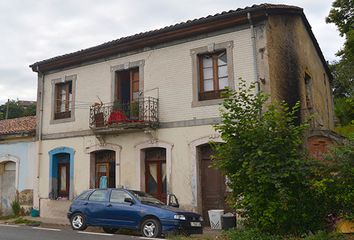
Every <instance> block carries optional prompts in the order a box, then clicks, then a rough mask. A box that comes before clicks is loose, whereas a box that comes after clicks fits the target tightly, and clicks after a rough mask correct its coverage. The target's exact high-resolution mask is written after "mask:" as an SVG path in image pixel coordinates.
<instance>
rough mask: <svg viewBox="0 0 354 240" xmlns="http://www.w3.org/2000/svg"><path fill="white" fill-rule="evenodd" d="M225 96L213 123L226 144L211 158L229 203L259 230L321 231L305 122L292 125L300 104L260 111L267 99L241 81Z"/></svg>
mask: <svg viewBox="0 0 354 240" xmlns="http://www.w3.org/2000/svg"><path fill="white" fill-rule="evenodd" d="M225 97H226V98H225V100H224V102H223V105H222V109H221V118H222V122H221V123H220V124H218V125H216V126H215V128H216V130H217V131H218V132H220V133H221V138H222V139H223V140H224V141H225V144H222V145H215V148H216V155H215V156H214V157H215V161H214V162H215V166H216V167H217V168H219V169H221V170H222V171H223V173H224V174H225V175H226V176H227V177H228V179H229V180H230V184H229V186H230V188H231V189H232V199H233V203H234V207H235V208H236V209H242V212H244V213H245V214H246V216H247V219H248V220H247V222H248V224H249V225H251V226H252V227H256V228H258V229H260V230H262V231H266V232H271V233H274V232H275V233H301V232H306V231H308V230H317V229H320V228H321V227H322V225H323V223H324V216H325V214H326V212H325V211H324V210H322V209H321V207H320V206H321V204H320V202H321V200H320V198H319V196H318V195H315V194H313V193H312V192H313V191H312V188H311V180H312V178H311V176H313V175H314V173H313V165H312V162H310V161H307V160H305V158H304V156H303V154H302V151H301V148H302V144H303V141H302V139H303V131H304V129H305V128H306V127H307V125H306V124H300V125H297V124H295V122H296V121H295V120H296V116H297V111H298V110H299V104H296V106H294V107H293V108H289V107H288V106H287V104H286V103H275V104H271V105H269V106H267V110H265V111H264V112H263V113H262V114H260V112H261V111H262V109H263V107H264V104H265V102H266V101H267V97H266V96H265V95H264V94H262V93H260V94H255V93H254V85H252V86H251V87H250V88H247V86H246V83H245V82H244V81H242V84H241V85H240V89H239V90H238V91H231V90H227V92H226V94H225Z"/></svg>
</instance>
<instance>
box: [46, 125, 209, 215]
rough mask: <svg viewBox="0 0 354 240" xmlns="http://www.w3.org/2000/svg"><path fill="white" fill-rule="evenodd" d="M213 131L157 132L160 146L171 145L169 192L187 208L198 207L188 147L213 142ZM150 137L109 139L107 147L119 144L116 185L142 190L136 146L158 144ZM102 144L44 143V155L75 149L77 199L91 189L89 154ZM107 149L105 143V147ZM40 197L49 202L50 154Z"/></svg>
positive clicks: (75, 141) (86, 140)
mask: <svg viewBox="0 0 354 240" xmlns="http://www.w3.org/2000/svg"><path fill="white" fill-rule="evenodd" d="M214 135H215V132H214V130H213V129H212V127H211V126H210V125H204V126H198V127H182V128H166V129H159V130H157V132H156V134H155V136H156V137H157V139H158V140H157V143H159V142H161V143H167V144H169V145H171V147H172V150H171V162H168V161H170V160H169V159H167V160H166V162H167V165H169V164H170V170H171V174H170V178H169V179H168V181H169V182H168V183H167V184H168V190H169V192H173V193H174V194H176V196H177V197H178V199H179V201H180V204H181V205H182V206H184V207H185V208H188V209H193V208H195V207H196V206H195V204H196V203H195V201H196V199H193V196H194V195H195V194H194V193H193V192H194V191H195V189H193V187H192V186H193V184H192V180H193V179H192V178H193V171H194V169H193V164H192V162H191V159H192V153H191V149H190V146H189V143H190V142H193V141H194V140H196V139H200V138H204V137H210V140H213V136H214ZM151 140H152V139H151V135H150V134H146V133H143V132H139V133H127V134H121V135H118V136H111V137H107V138H106V140H105V142H106V144H114V145H119V146H120V147H121V152H120V170H119V172H118V174H119V176H120V177H119V179H117V181H116V184H117V185H124V186H125V187H128V188H131V189H138V190H140V189H141V190H145V189H142V185H141V182H140V181H141V174H140V172H139V165H140V155H139V149H138V148H137V145H139V144H141V143H146V144H147V145H149V144H150V143H151V144H152V145H153V144H156V142H155V141H151ZM95 145H100V143H99V141H98V140H97V138H96V137H94V136H87V137H76V138H66V139H58V140H47V141H44V142H43V152H44V153H46V152H49V151H50V150H52V149H54V148H57V147H70V148H73V149H74V150H75V154H74V182H75V184H74V195H75V196H77V195H78V194H79V193H80V192H82V191H83V190H86V189H88V188H89V187H90V154H89V153H88V152H87V151H86V150H87V149H88V148H90V147H92V146H95ZM102 146H104V144H103V145H102ZM40 179H41V181H40V191H39V192H40V198H41V199H42V200H41V201H42V202H43V201H44V200H45V199H48V194H49V155H48V154H43V158H42V160H41V165H40Z"/></svg>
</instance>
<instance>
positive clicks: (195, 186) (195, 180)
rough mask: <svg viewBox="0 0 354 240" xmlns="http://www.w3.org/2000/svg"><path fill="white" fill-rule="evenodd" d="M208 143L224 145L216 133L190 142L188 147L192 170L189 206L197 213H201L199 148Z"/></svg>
mask: <svg viewBox="0 0 354 240" xmlns="http://www.w3.org/2000/svg"><path fill="white" fill-rule="evenodd" d="M210 142H216V143H224V141H223V140H222V139H221V137H220V135H219V134H218V133H215V132H214V133H210V134H209V135H207V136H204V137H201V138H197V139H195V140H193V141H191V142H190V143H189V144H188V145H189V149H190V154H191V168H192V178H191V187H192V201H191V205H192V208H193V211H196V212H198V213H202V212H203V207H202V188H201V184H202V183H201V179H200V154H199V147H200V146H202V145H205V144H208V143H210Z"/></svg>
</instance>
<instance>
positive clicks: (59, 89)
mask: <svg viewBox="0 0 354 240" xmlns="http://www.w3.org/2000/svg"><path fill="white" fill-rule="evenodd" d="M72 97H73V94H72V81H67V82H64V83H57V84H55V114H54V119H62V118H70V117H71V102H72Z"/></svg>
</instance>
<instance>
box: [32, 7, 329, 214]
mask: <svg viewBox="0 0 354 240" xmlns="http://www.w3.org/2000/svg"><path fill="white" fill-rule="evenodd" d="M30 67H31V68H32V70H33V71H34V72H36V73H38V98H37V103H38V108H37V118H38V126H37V134H38V141H39V142H38V144H39V147H38V149H39V152H38V162H37V163H38V165H39V168H38V172H37V173H36V174H37V176H38V178H39V183H38V186H37V188H36V190H35V191H36V194H35V204H36V206H39V207H40V212H41V216H46V217H59V216H62V217H65V212H66V210H67V206H68V205H69V203H70V202H69V201H68V200H71V199H72V198H73V197H74V196H76V195H77V194H79V193H80V192H81V191H83V190H85V189H88V188H95V187H117V186H120V185H123V186H125V187H128V188H132V189H140V190H143V191H146V192H148V193H150V194H152V195H154V196H156V197H157V198H159V199H161V200H162V201H166V196H167V193H174V194H175V195H176V196H177V197H178V199H179V202H180V204H181V206H182V207H183V208H186V209H191V210H195V211H198V212H201V213H204V214H205V213H206V211H207V210H208V209H213V208H223V207H224V198H225V181H224V178H223V176H222V175H221V173H220V172H219V171H217V170H214V169H212V168H209V165H210V163H211V160H210V155H211V154H212V150H211V148H210V146H209V145H208V143H209V142H210V141H216V142H221V139H220V137H219V135H218V133H217V132H215V130H214V129H213V126H212V125H213V124H215V123H217V122H218V121H219V120H220V118H219V104H220V103H221V102H222V98H221V96H220V92H221V91H222V90H223V89H224V88H225V87H229V88H232V89H236V88H237V86H238V83H239V81H240V80H239V79H240V78H242V79H244V80H246V81H247V82H249V83H251V82H256V83H257V91H264V92H266V93H268V94H270V96H271V100H286V101H287V102H289V103H290V104H294V103H295V102H296V101H301V105H302V109H301V117H302V118H305V117H306V116H309V115H310V114H314V115H315V119H314V121H313V125H312V129H313V130H316V131H315V132H311V133H310V136H311V139H312V140H311V141H312V142H316V141H317V140H318V137H319V136H320V135H321V134H322V133H323V132H328V131H329V132H330V130H332V129H333V109H332V108H333V106H332V97H331V89H330V83H329V78H330V77H331V75H330V72H329V69H328V66H327V64H326V61H325V59H324V57H323V55H322V52H321V50H320V47H319V45H318V43H317V41H316V39H315V37H314V35H313V33H312V31H311V27H310V24H309V23H308V21H307V19H306V17H305V15H304V13H303V10H302V9H301V8H299V7H294V6H287V5H271V4H262V5H254V6H252V7H247V8H244V9H237V10H232V11H229V12H223V13H220V14H216V15H213V16H208V17H205V18H200V19H195V20H191V21H187V22H183V23H179V24H176V25H173V26H168V27H165V28H162V29H158V30H154V31H149V32H145V33H139V34H136V35H133V36H129V37H124V38H120V39H117V40H114V41H111V42H107V43H104V44H102V45H98V46H95V47H92V48H88V49H84V50H80V51H77V52H73V53H70V54H66V55H62V56H58V57H54V58H51V59H47V60H44V61H40V62H36V63H34V64H32V65H31V66H30ZM60 214H61V215H60Z"/></svg>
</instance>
